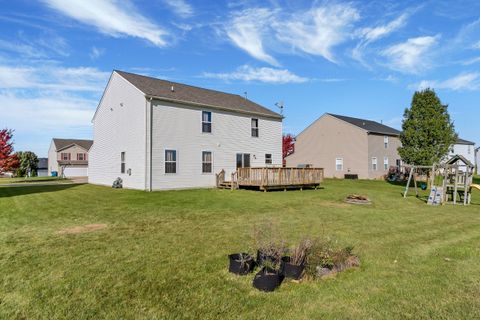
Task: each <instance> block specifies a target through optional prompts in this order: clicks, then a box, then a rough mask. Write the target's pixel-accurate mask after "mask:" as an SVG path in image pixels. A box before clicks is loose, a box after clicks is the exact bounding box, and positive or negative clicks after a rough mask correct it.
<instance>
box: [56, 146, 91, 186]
mask: <svg viewBox="0 0 480 320" xmlns="http://www.w3.org/2000/svg"><path fill="white" fill-rule="evenodd" d="M92 144H93V141H92V140H79V139H57V138H54V139H52V142H51V143H50V149H49V150H48V175H50V176H52V175H55V174H57V175H58V176H59V177H62V176H64V177H67V178H70V177H86V176H88V159H89V155H88V153H89V151H90V148H91V147H92Z"/></svg>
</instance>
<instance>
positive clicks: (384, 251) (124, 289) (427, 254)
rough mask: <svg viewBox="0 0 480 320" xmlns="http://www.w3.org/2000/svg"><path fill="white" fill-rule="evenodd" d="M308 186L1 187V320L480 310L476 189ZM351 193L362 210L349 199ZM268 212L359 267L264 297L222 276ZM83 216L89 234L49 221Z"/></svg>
mask: <svg viewBox="0 0 480 320" xmlns="http://www.w3.org/2000/svg"><path fill="white" fill-rule="evenodd" d="M324 187H325V189H323V190H317V191H314V190H312V191H289V192H270V193H263V192H254V191H233V192H232V191H228V190H191V191H168V192H155V193H146V192H140V191H131V190H114V189H111V188H106V187H98V186H91V185H53V186H25V187H3V188H0V272H1V273H2V274H1V277H0V319H405V318H410V319H462V318H463V319H473V318H477V319H478V318H480V246H479V243H480V193H479V192H477V193H474V194H473V204H472V205H471V206H469V207H463V206H455V207H453V206H450V205H449V206H442V207H431V206H427V205H426V204H425V203H424V202H423V201H422V200H420V199H417V198H415V197H414V196H411V197H409V198H407V199H403V198H402V196H401V192H402V191H403V188H402V187H401V186H394V185H390V184H388V183H386V182H382V181H342V180H328V181H326V182H325V184H324ZM350 193H359V194H366V195H368V196H369V197H370V198H371V199H372V200H373V205H371V206H355V205H347V204H344V203H343V202H342V200H343V198H344V197H345V196H346V195H348V194H350ZM265 218H273V219H276V220H277V221H278V223H279V225H280V227H281V229H282V232H283V235H284V237H285V238H286V239H287V240H288V241H291V242H293V241H296V240H298V239H299V238H301V237H302V236H303V235H305V234H311V235H319V234H323V235H331V236H333V237H335V238H336V239H338V240H339V241H340V242H342V243H345V244H349V243H352V244H353V245H355V251H356V253H357V254H358V255H359V256H360V258H361V260H362V266H361V268H359V269H357V270H350V271H347V272H344V273H342V274H339V275H337V276H336V277H335V278H332V279H326V280H320V281H312V282H304V283H301V284H296V283H292V282H286V283H284V284H282V286H281V287H280V289H279V290H278V291H276V292H274V293H262V292H259V291H256V290H255V289H253V288H252V284H251V281H252V278H253V275H249V276H246V277H237V276H234V275H231V274H229V273H228V272H227V254H229V253H233V252H239V251H244V250H248V249H249V248H251V246H252V241H251V234H252V227H253V224H254V223H256V222H259V221H261V220H264V219H265ZM87 224H106V225H107V227H106V228H105V229H102V230H97V231H94V232H90V233H79V234H59V233H58V231H59V230H62V229H65V228H71V227H75V226H82V225H87Z"/></svg>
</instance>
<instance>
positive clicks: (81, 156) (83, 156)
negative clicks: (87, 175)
mask: <svg viewBox="0 0 480 320" xmlns="http://www.w3.org/2000/svg"><path fill="white" fill-rule="evenodd" d="M77 160H78V161H84V160H87V154H86V153H77Z"/></svg>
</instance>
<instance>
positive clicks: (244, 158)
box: [237, 153, 250, 168]
mask: <svg viewBox="0 0 480 320" xmlns="http://www.w3.org/2000/svg"><path fill="white" fill-rule="evenodd" d="M237 168H250V153H237Z"/></svg>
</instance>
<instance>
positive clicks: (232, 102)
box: [115, 70, 283, 119]
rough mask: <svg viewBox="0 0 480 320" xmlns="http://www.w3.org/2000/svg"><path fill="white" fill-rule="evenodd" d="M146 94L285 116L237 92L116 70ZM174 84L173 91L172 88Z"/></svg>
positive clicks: (228, 108) (233, 109)
mask: <svg viewBox="0 0 480 320" xmlns="http://www.w3.org/2000/svg"><path fill="white" fill-rule="evenodd" d="M115 72H116V73H118V74H119V75H120V76H122V77H123V78H125V79H126V80H127V81H128V82H130V83H131V84H132V85H134V86H135V87H137V88H138V89H139V90H140V91H142V92H143V93H144V94H145V95H147V96H151V97H154V98H160V99H165V100H174V101H179V102H184V103H187V104H188V103H193V104H199V105H202V106H208V107H214V108H219V109H223V110H228V111H235V112H243V113H249V114H257V115H263V116H267V117H272V118H277V119H282V118H283V116H282V115H280V114H278V113H276V112H273V111H271V110H269V109H267V108H265V107H262V106H261V105H259V104H257V103H255V102H253V101H251V100H248V99H245V98H244V97H241V96H239V95H237V94H230V93H225V92H220V91H215V90H210V89H204V88H199V87H194V86H190V85H186V84H181V83H176V82H172V81H167V80H161V79H157V78H152V77H147V76H142V75H139V74H134V73H129V72H125V71H119V70H115ZM172 86H173V91H172V90H171V89H172Z"/></svg>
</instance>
